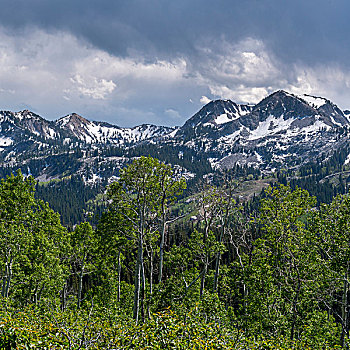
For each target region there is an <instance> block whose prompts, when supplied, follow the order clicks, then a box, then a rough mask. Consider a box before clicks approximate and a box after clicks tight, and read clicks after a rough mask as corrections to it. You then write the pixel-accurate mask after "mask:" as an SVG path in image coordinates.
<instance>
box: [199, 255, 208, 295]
mask: <svg viewBox="0 0 350 350" xmlns="http://www.w3.org/2000/svg"><path fill="white" fill-rule="evenodd" d="M208 264H209V261H208V254H207V255H206V257H205V262H204V267H203V273H202V277H201V287H200V292H199V296H200V298H201V299H202V297H203V292H204V286H205V277H206V275H207V272H208Z"/></svg>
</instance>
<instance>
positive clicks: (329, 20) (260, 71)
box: [0, 0, 350, 125]
mask: <svg viewBox="0 0 350 350" xmlns="http://www.w3.org/2000/svg"><path fill="white" fill-rule="evenodd" d="M0 5H1V7H0V109H4V108H7V109H12V110H18V109H22V108H24V107H23V106H27V107H28V108H30V109H34V110H35V111H36V112H37V113H39V114H41V115H43V116H44V117H49V118H50V119H54V118H57V117H59V116H62V115H63V114H67V113H70V112H72V110H74V111H77V112H79V113H81V114H83V115H84V116H86V117H88V118H90V119H98V120H105V121H110V122H112V123H116V124H119V125H135V124H139V123H141V122H153V123H156V124H166V125H174V124H177V125H179V124H182V123H183V122H184V121H185V120H186V119H187V118H189V117H190V116H191V115H192V114H193V113H195V112H196V111H198V109H199V108H200V107H201V106H202V104H203V103H204V101H208V100H209V99H215V98H230V99H232V100H234V101H236V102H243V103H246V102H251V103H256V102H258V101H259V100H260V99H262V98H263V97H265V96H266V95H267V94H268V93H271V92H272V91H274V90H277V89H286V90H289V91H291V92H293V93H297V94H299V93H311V94H316V95H320V96H325V97H328V98H330V99H332V100H333V101H334V102H335V103H338V104H339V106H340V107H341V108H349V107H350V73H349V68H350V35H349V33H350V21H348V13H350V2H349V0H337V1H335V0H334V1H331V0H328V1H327V0H306V1H305V0H302V1H301V0H294V1H290V0H240V1H237V0H215V1H214V0H211V1H209V0H201V1H199V0H176V1H170V0H167V1H162V0H124V1H116V0H108V1H107V0H95V1H92V0H84V1H83V0H70V1H67V0H60V1H57V0H11V1H4V0H0Z"/></svg>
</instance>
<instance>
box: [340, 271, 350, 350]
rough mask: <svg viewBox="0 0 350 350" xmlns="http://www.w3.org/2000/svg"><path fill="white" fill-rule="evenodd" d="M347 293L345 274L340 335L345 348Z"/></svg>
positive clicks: (346, 275) (345, 277)
mask: <svg viewBox="0 0 350 350" xmlns="http://www.w3.org/2000/svg"><path fill="white" fill-rule="evenodd" d="M348 292H349V283H348V273H347V271H346V272H345V275H344V288H343V300H342V308H341V314H342V334H341V343H342V346H343V347H345V338H346V337H347V335H348Z"/></svg>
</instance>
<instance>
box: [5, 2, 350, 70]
mask: <svg viewBox="0 0 350 350" xmlns="http://www.w3.org/2000/svg"><path fill="white" fill-rule="evenodd" d="M1 5H2V6H1V11H0V21H1V23H2V25H4V26H6V27H7V28H8V29H10V30H15V31H18V30H28V26H37V27H39V28H42V29H45V30H56V29H58V30H64V31H69V32H71V33H73V34H74V35H76V36H78V37H80V38H84V39H85V40H86V41H87V42H89V43H91V44H92V45H94V46H96V47H98V48H100V49H103V50H106V51H108V52H110V53H112V54H114V55H123V56H127V55H128V54H130V51H133V50H134V51H137V52H139V53H140V54H142V55H145V56H146V57H148V58H149V59H153V58H154V57H161V58H166V57H172V56H174V55H179V54H180V55H185V56H189V57H192V56H193V58H198V57H197V55H198V52H197V50H196V43H202V42H203V41H205V40H206V39H208V38H210V39H213V38H214V39H215V38H216V39H217V40H220V39H221V38H222V37H224V38H225V40H226V41H228V42H237V41H238V40H240V39H242V38H244V37H254V38H258V39H262V40H264V42H265V44H266V45H267V47H268V49H270V50H272V51H273V52H274V53H275V55H277V56H278V57H281V58H282V59H283V60H284V61H286V62H293V61H296V60H301V61H305V62H306V63H308V64H310V63H311V62H320V63H322V62H326V61H329V60H333V61H337V62H339V63H340V64H345V65H347V64H349V62H350V60H349V58H350V35H349V34H348V33H350V21H349V20H348V14H349V13H350V2H349V1H348V0H337V1H331V0H308V1H305V0H294V1H281V0H265V1H264V0H244V1H242V0H240V1H232V0H226V1H223V0H221V1H220V0H219V1H213V0H211V1H209V0H204V1H198V0H192V1H188V0H177V1H159V0H147V1H144V0H138V1H133V0H130V1H111V0H108V1H107V0H99V1H91V0H90V1H89V0H84V1H81V0H76V1H67V0H60V1H56V0H50V1H42V0H41V1H40V0H36V1H34V0H32V1H28V0H22V1H18V0H17V1H16V0H12V1H8V2H4V1H2V4H1Z"/></svg>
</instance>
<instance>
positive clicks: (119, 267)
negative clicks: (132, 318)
mask: <svg viewBox="0 0 350 350" xmlns="http://www.w3.org/2000/svg"><path fill="white" fill-rule="evenodd" d="M121 270H122V265H121V261H120V251H119V252H118V292H117V293H118V294H117V300H118V302H120V279H121Z"/></svg>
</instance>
